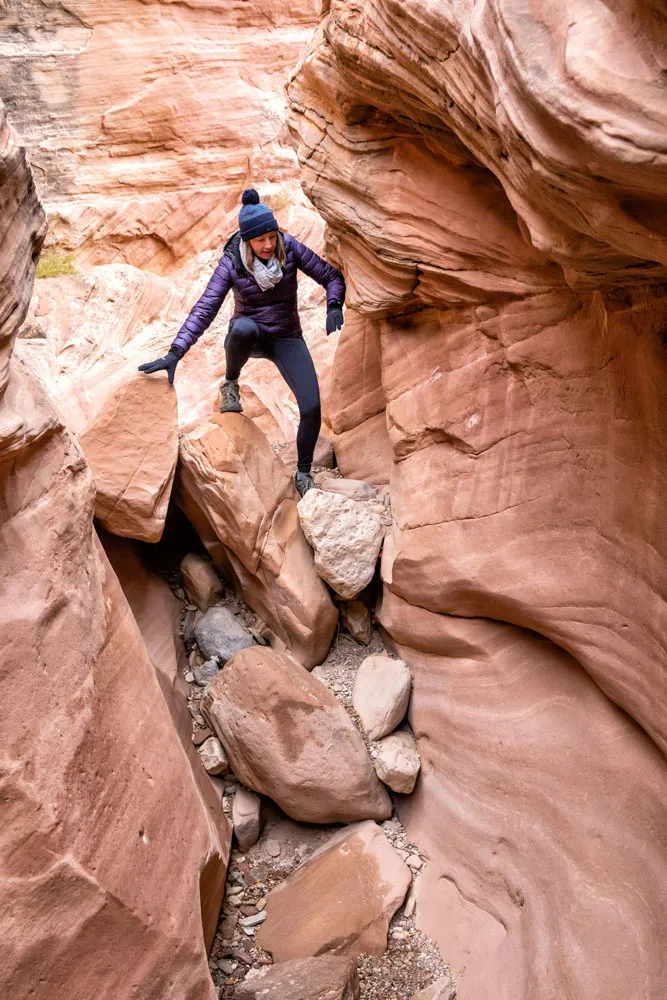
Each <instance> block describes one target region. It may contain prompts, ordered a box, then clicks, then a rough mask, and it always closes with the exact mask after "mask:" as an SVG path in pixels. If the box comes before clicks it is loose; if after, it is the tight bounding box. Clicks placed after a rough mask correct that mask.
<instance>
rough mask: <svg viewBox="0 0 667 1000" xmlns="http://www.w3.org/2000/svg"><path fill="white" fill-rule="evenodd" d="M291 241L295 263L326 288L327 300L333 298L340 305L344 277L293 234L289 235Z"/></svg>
mask: <svg viewBox="0 0 667 1000" xmlns="http://www.w3.org/2000/svg"><path fill="white" fill-rule="evenodd" d="M290 240H291V241H292V246H293V247H294V253H295V254H296V265H297V267H298V268H299V270H301V271H303V273H304V274H307V275H308V277H309V278H312V279H313V280H314V281H316V282H317V283H318V285H322V287H323V288H326V292H327V302H331V300H332V299H335V300H336V301H337V302H340V304H341V305H343V303H344V302H345V279H344V277H343V275H342V274H341V273H340V271H338V270H337V269H336V268H335V267H332V265H331V264H328V263H327V261H326V260H322V258H321V257H318V255H317V254H316V253H315V252H314V251H313V250H311V249H310V247H307V246H304V244H303V243H299V241H298V240H295V239H294V237H293V236H290Z"/></svg>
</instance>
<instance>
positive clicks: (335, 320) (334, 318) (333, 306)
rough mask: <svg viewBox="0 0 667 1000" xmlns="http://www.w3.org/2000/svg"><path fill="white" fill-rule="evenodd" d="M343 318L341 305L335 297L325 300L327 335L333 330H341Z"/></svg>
mask: <svg viewBox="0 0 667 1000" xmlns="http://www.w3.org/2000/svg"><path fill="white" fill-rule="evenodd" d="M344 322H345V319H344V317H343V307H342V305H341V304H340V302H337V301H336V299H332V300H331V301H330V302H327V337H328V336H329V334H330V333H333V332H334V330H342V329H343V323H344Z"/></svg>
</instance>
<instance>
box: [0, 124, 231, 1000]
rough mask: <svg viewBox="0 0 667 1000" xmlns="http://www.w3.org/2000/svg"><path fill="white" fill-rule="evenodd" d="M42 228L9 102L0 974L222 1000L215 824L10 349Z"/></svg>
mask: <svg viewBox="0 0 667 1000" xmlns="http://www.w3.org/2000/svg"><path fill="white" fill-rule="evenodd" d="M8 206H11V211H10V210H8ZM42 236H43V214H42V211H41V208H40V206H39V203H38V200H37V197H36V195H35V191H34V187H33V183H32V177H31V175H30V172H29V169H28V167H27V163H26V159H25V153H24V151H23V149H22V147H21V146H20V144H19V142H18V140H17V137H16V134H15V133H14V132H13V131H12V130H11V129H10V128H9V127H8V125H7V122H6V118H5V113H4V109H3V108H2V106H1V105H0V237H1V238H0V498H1V499H0V631H1V632H2V636H3V650H4V652H3V657H2V663H1V664H0V689H1V691H2V701H3V705H4V718H3V750H2V760H1V761H0V770H1V772H2V775H1V779H0V780H1V782H2V786H3V799H4V801H5V806H6V808H5V809H4V815H3V836H2V846H1V847H0V852H1V853H2V859H3V864H2V871H3V874H2V898H3V901H4V905H3V916H2V922H3V927H2V938H3V963H2V969H1V971H0V978H1V985H2V990H1V992H2V993H3V995H6V996H12V997H23V996H28V995H32V996H34V997H35V998H36V1000H42V998H43V1000H46V998H49V1000H66V998H71V997H72V996H73V995H76V996H77V997H81V998H82V1000H83V998H92V997H99V996H100V995H101V994H108V995H114V996H122V995H127V994H128V993H130V992H132V991H134V992H138V993H140V994H141V995H142V996H144V997H146V998H147V1000H148V998H154V1000H158V998H173V1000H176V998H182V997H184V996H194V995H195V994H196V995H197V996H198V997H201V998H202V1000H204V998H206V1000H209V998H210V1000H213V997H214V995H215V994H214V991H213V988H212V985H211V981H210V977H209V975H208V969H207V964H206V953H205V946H204V934H203V929H202V913H201V908H200V901H199V888H200V884H201V885H202V886H203V885H205V884H206V882H207V879H208V880H209V881H210V882H215V876H216V872H217V876H218V877H217V883H218V889H219V892H221V891H222V880H221V878H220V873H221V872H222V873H223V874H224V865H225V861H226V859H225V858H224V857H221V854H220V850H221V844H220V836H219V834H218V832H217V831H216V829H215V827H214V825H213V822H212V819H211V817H210V816H209V815H208V814H207V810H206V809H205V807H204V805H203V801H202V798H201V797H200V793H199V790H198V786H197V783H196V780H195V778H194V777H193V772H192V769H191V767H190V764H189V763H188V760H187V758H186V756H185V752H184V749H183V747H182V745H181V743H180V741H179V739H178V736H177V733H176V731H175V729H174V724H173V722H172V717H171V715H170V712H169V709H168V707H167V703H166V701H165V698H164V696H163V694H162V691H161V688H160V684H159V682H158V677H157V675H156V671H155V669H154V667H153V664H152V663H151V659H150V656H149V654H148V651H147V648H146V645H145V643H144V641H143V639H142V637H141V634H140V632H139V629H138V627H137V624H136V621H135V619H134V618H133V616H132V614H131V612H130V609H129V607H128V604H127V601H126V599H125V597H124V596H123V593H122V590H121V588H120V585H119V582H118V580H117V578H116V576H115V575H114V573H113V571H112V569H111V567H110V564H109V562H108V560H107V558H106V556H105V554H104V551H103V549H102V547H101V545H100V544H99V541H98V540H97V537H96V535H95V532H94V530H93V524H92V518H93V505H94V488H93V481H92V475H91V472H90V469H89V468H88V466H87V464H86V461H85V458H84V456H83V453H82V451H81V449H80V448H79V446H78V445H77V444H76V442H75V441H74V439H73V437H72V436H71V434H70V433H69V432H68V431H67V430H66V429H65V428H64V426H63V424H62V422H61V420H60V418H59V417H58V416H57V414H56V413H55V411H54V409H53V407H52V406H51V405H50V403H49V401H48V399H47V398H46V396H45V395H44V393H43V391H42V389H41V386H40V385H39V383H38V382H36V381H35V380H34V379H33V378H31V377H30V376H29V375H28V373H27V372H26V371H25V369H24V368H23V366H22V365H21V364H20V363H19V362H18V361H17V360H16V359H11V352H12V344H13V340H14V337H15V335H16V332H17V329H18V326H19V325H20V323H21V322H22V320H23V318H24V315H25V309H26V306H27V300H28V298H29V295H30V288H31V284H32V278H33V273H34V266H35V261H36V259H37V256H38V253H39V247H40V244H41V239H42ZM19 692H20V695H19ZM205 777H206V776H205V775H204V778H205ZM206 780H208V779H206ZM165 802H167V803H178V808H174V809H173V810H172V809H169V808H165ZM218 902H219V897H218ZM212 916H213V919H215V915H212V914H210V913H208V914H207V915H206V919H207V920H209V921H210V919H211V917H212ZM110 941H113V942H114V947H115V949H117V952H118V954H122V955H123V962H122V963H119V962H110V961H109V960H108V959H109V942H110Z"/></svg>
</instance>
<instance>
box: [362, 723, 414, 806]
mask: <svg viewBox="0 0 667 1000" xmlns="http://www.w3.org/2000/svg"><path fill="white" fill-rule="evenodd" d="M376 749H377V754H378V755H377V757H376V758H375V759H374V761H373V763H374V764H375V773H376V774H377V776H378V778H379V779H380V781H383V782H384V783H385V785H388V786H389V788H391V790H392V792H398V793H399V794H401V795H410V794H411V792H413V791H414V787H415V784H416V782H417V777H418V775H419V770H420V768H421V761H420V760H419V753H418V751H417V744H416V742H415V738H414V735H413V734H412V732H411V731H410V730H408V729H400V730H398V731H397V732H395V733H391V734H390V735H389V736H385V737H384V739H382V740H379V742H378V744H377V747H376Z"/></svg>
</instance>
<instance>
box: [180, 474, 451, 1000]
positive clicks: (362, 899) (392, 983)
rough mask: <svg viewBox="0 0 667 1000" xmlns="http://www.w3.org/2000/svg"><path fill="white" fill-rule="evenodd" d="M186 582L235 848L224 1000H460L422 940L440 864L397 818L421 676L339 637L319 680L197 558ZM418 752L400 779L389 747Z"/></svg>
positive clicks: (213, 758)
mask: <svg viewBox="0 0 667 1000" xmlns="http://www.w3.org/2000/svg"><path fill="white" fill-rule="evenodd" d="M314 492H315V491H311V494H309V495H312V494H313V493H314ZM346 502H352V503H355V502H356V501H346ZM362 502H364V503H365V502H366V500H365V499H364V501H362ZM194 579H196V580H197V581H198V585H196V584H194V583H193V580H194ZM181 580H182V589H181V586H180V583H181ZM173 582H174V586H175V589H176V591H177V592H178V593H179V594H183V596H184V597H185V596H186V595H187V597H186V600H187V602H188V603H185V605H184V611H183V617H182V626H183V627H182V637H183V639H184V641H185V644H186V649H187V652H188V654H189V662H190V665H191V666H192V665H193V664H196V663H198V662H199V661H201V660H203V659H204V658H205V657H209V654H214V656H213V657H212V658H211V659H209V660H207V661H206V662H211V660H213V662H214V664H215V666H214V672H213V675H212V676H211V677H210V678H209V679H208V680H207V683H206V685H205V687H204V688H201V687H200V686H199V685H198V683H197V677H196V676H194V675H195V672H196V671H197V670H198V669H200V668H198V667H195V668H194V670H192V669H191V670H190V671H187V672H186V675H185V676H186V679H187V680H188V681H189V682H190V696H189V704H190V708H191V714H192V716H193V727H194V732H193V740H194V742H195V743H198V744H199V747H198V750H199V755H200V758H201V761H202V765H203V766H204V768H205V769H206V771H207V772H208V773H209V774H210V775H212V776H215V777H216V778H218V780H219V782H220V788H221V791H222V795H223V808H224V810H225V812H226V814H227V815H228V816H229V817H230V818H231V821H232V824H233V831H234V838H235V841H234V842H235V847H234V850H233V852H232V859H231V863H230V867H229V871H228V879H227V887H226V890H225V899H224V904H223V908H222V914H221V921H220V925H219V928H218V932H217V934H216V937H215V941H214V945H213V948H212V951H211V954H210V959H209V966H210V969H211V974H212V976H213V980H214V982H215V983H216V985H217V986H218V989H219V995H220V997H225V998H227V997H229V998H231V997H235V998H237V1000H238V998H239V997H240V998H244V997H246V998H254V997H259V996H261V997H272V996H275V997H276V998H278V997H280V998H281V1000H322V998H325V1000H329V998H331V1000H354V998H359V997H362V998H366V1000H375V998H377V1000H410V998H411V997H412V996H413V995H414V994H416V993H417V992H418V991H421V990H422V989H423V988H425V987H429V988H431V986H432V985H433V983H436V984H437V982H438V981H439V980H438V977H440V979H441V980H442V981H443V982H446V983H447V984H448V988H450V989H451V995H452V996H454V995H455V993H454V988H453V984H452V981H451V978H450V976H449V973H448V971H447V969H446V966H444V964H443V962H442V959H441V958H440V956H439V954H438V952H437V950H436V948H435V946H434V945H433V944H432V943H431V942H430V941H429V940H428V939H426V938H424V937H423V935H421V934H420V933H419V932H418V931H417V930H416V928H415V925H414V912H415V901H416V900H415V895H414V887H413V886H414V882H415V880H416V879H418V878H419V876H420V874H421V872H422V870H423V868H424V865H425V863H426V859H424V858H423V857H422V856H421V855H420V853H419V851H418V850H417V849H416V848H415V847H414V846H413V845H412V844H410V843H409V842H408V840H407V837H406V835H405V832H404V830H403V828H402V826H401V824H400V822H399V821H398V819H396V818H395V817H394V818H392V812H393V807H392V802H391V799H390V794H389V790H390V789H391V790H398V791H399V792H402V793H406V792H408V791H412V789H413V788H414V784H415V781H416V777H417V774H418V770H419V760H418V756H417V755H416V751H414V737H412V735H411V733H410V732H409V730H408V728H407V724H406V723H405V715H406V712H407V709H408V705H409V700H410V694H411V689H412V677H411V674H410V671H409V669H408V667H407V666H406V664H405V663H404V662H403V661H401V660H398V659H395V658H393V657H391V656H388V655H387V654H386V653H385V652H384V650H383V649H382V646H381V644H380V641H379V637H378V635H377V633H374V632H372V631H371V634H370V635H369V636H368V637H367V638H366V642H367V645H368V648H366V647H365V646H364V645H363V644H361V643H359V642H358V641H357V640H355V639H354V637H353V636H352V635H347V634H345V633H340V634H339V635H338V638H337V640H336V642H335V644H334V647H333V648H332V650H331V652H330V655H329V656H328V657H327V659H326V660H325V662H324V663H323V664H322V665H320V666H319V667H316V668H315V669H314V670H313V671H312V673H309V672H308V671H307V670H305V669H304V668H303V667H302V666H300V665H299V664H297V663H296V662H295V661H294V660H292V659H291V658H290V657H289V656H287V655H286V654H285V653H281V652H279V651H277V650H276V649H271V648H270V647H268V646H267V645H265V644H262V643H263V640H262V637H261V633H260V632H259V630H258V628H257V623H256V619H255V616H253V615H252V614H251V612H249V610H248V609H247V608H246V607H245V606H244V605H243V604H242V603H241V602H239V601H238V599H237V598H235V597H234V596H231V595H229V594H226V593H225V591H224V588H223V585H222V583H221V581H220V580H219V578H218V576H217V574H216V573H215V570H214V569H213V567H212V565H211V564H210V563H209V562H208V561H207V560H206V559H204V558H203V557H201V556H197V555H195V554H194V553H190V554H188V555H187V556H186V557H185V558H184V559H183V560H182V563H181V579H180V580H174V581H173ZM195 601H197V604H195V603H194V602H195ZM369 621H370V612H369ZM253 633H254V634H255V636H256V638H253ZM234 644H236V649H235V650H234V651H232V646H233V645H234ZM202 647H203V648H202ZM367 654H370V655H367ZM399 726H400V727H401V728H400V729H398V730H397V731H396V732H394V730H396V727H399ZM406 739H407V740H409V741H410V742H409V745H408V747H407V748H406V747H402V749H403V757H401V754H400V753H395V754H394V762H393V767H392V764H391V760H390V756H391V755H389V754H388V753H386V754H383V753H382V748H383V745H384V744H385V743H387V744H388V743H389V741H391V740H395V741H399V743H400V741H401V740H406ZM411 750H413V751H414V756H415V757H416V767H415V766H414V761H411V764H412V765H413V766H412V769H410V767H409V766H407V764H406V763H405V762H406V761H408V760H410V751H411ZM385 757H386V758H387V759H386V760H385ZM403 758H404V759H403ZM383 775H384V784H383V783H382V780H378V776H380V778H382V776H383ZM340 823H343V824H346V825H344V826H342V827H340V826H332V824H340ZM443 977H444V978H443ZM437 995H438V996H439V994H437ZM444 995H445V994H443V996H444ZM434 996H436V994H434Z"/></svg>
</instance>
